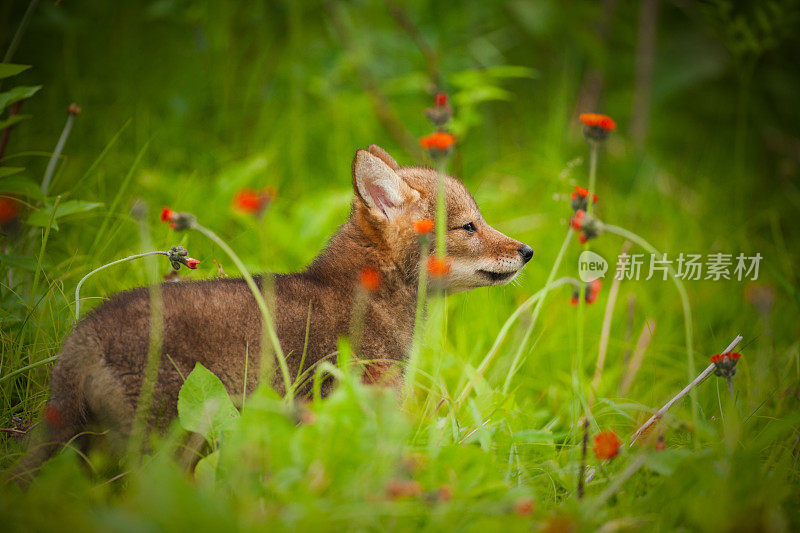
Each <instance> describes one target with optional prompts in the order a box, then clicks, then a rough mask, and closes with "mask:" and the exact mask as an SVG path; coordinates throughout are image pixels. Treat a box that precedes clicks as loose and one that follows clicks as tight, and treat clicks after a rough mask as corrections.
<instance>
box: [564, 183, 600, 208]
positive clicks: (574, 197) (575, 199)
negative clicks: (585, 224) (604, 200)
mask: <svg viewBox="0 0 800 533" xmlns="http://www.w3.org/2000/svg"><path fill="white" fill-rule="evenodd" d="M569 197H570V199H571V200H570V206H571V207H572V210H573V211H586V208H587V207H588V205H589V200H588V198H589V190H588V189H584V188H583V187H578V186H577V185H576V186H575V192H573V193H572V194H570V195H569ZM598 200H599V198H598V197H597V195H596V194H593V195H592V203H595V204H596V203H597V201H598Z"/></svg>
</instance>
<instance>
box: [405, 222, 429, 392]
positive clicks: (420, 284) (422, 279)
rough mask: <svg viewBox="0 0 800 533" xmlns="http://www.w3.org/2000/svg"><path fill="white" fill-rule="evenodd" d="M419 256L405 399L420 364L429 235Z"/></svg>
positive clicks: (421, 247)
mask: <svg viewBox="0 0 800 533" xmlns="http://www.w3.org/2000/svg"><path fill="white" fill-rule="evenodd" d="M420 240H421V243H420V254H419V274H418V279H417V308H416V311H415V312H414V333H413V337H412V338H411V350H409V355H408V363H407V365H406V374H405V381H404V385H403V397H404V398H405V397H407V396H408V395H409V394H410V392H411V389H412V388H413V387H414V381H415V379H416V374H417V365H418V364H419V349H420V343H421V341H422V334H423V328H424V325H423V321H424V319H425V301H426V300H427V296H428V295H427V291H428V269H427V268H426V265H427V264H428V248H429V246H430V239H429V237H428V236H427V235H424V236H422V237H421V239H420Z"/></svg>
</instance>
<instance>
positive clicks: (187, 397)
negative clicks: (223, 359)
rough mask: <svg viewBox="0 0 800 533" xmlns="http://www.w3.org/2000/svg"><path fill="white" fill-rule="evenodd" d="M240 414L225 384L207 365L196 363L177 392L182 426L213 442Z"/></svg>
mask: <svg viewBox="0 0 800 533" xmlns="http://www.w3.org/2000/svg"><path fill="white" fill-rule="evenodd" d="M238 416H239V411H237V410H236V407H234V406H233V402H232V401H231V398H230V396H228V391H227V390H225V386H224V385H223V384H222V382H221V381H220V380H219V378H218V377H217V376H215V375H214V374H213V373H212V372H211V371H210V370H208V369H207V368H206V367H204V366H203V365H201V364H200V363H197V364H196V365H195V367H194V370H192V372H191V374H189V376H188V377H187V378H186V382H185V383H184V384H183V386H182V387H181V390H180V392H179V393H178V420H179V421H180V424H181V427H183V429H185V430H187V431H193V432H195V433H199V434H201V435H203V436H204V437H206V439H208V441H209V442H211V443H212V445H213V442H214V441H215V440H216V439H217V438H218V437H219V435H220V434H221V433H223V432H225V431H226V430H227V429H228V428H230V427H231V425H232V423H233V421H234V420H235V419H236V418H237V417H238Z"/></svg>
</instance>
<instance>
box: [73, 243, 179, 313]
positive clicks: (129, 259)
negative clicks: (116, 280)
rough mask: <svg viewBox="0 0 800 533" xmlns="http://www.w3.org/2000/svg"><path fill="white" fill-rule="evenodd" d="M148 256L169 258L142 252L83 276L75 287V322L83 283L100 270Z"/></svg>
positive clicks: (156, 253) (157, 253)
mask: <svg viewBox="0 0 800 533" xmlns="http://www.w3.org/2000/svg"><path fill="white" fill-rule="evenodd" d="M148 255H166V256H169V254H168V253H167V252H162V251H161V250H155V251H153V252H144V253H141V254H134V255H129V256H128V257H123V258H122V259H117V260H116V261H112V262H110V263H106V264H105V265H103V266H99V267H97V268H95V269H94V270H92V271H91V272H89V273H88V274H86V275H85V276H83V277H82V278H81V280H80V281H79V282H78V285H77V286H76V287H75V320H76V321H77V320H78V318H80V310H81V287H82V286H83V282H84V281H86V280H87V279H89V278H90V277H91V276H93V275H95V274H97V273H98V272H100V271H101V270H105V269H106V268H108V267H110V266H114V265H118V264H119V263H124V262H125V261H131V260H133V259H139V258H140V257H145V256H148Z"/></svg>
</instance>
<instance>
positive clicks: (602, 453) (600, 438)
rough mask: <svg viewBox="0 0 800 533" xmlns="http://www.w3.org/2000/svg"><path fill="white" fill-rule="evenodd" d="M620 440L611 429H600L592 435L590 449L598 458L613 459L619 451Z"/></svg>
mask: <svg viewBox="0 0 800 533" xmlns="http://www.w3.org/2000/svg"><path fill="white" fill-rule="evenodd" d="M621 444H622V442H621V441H620V440H619V437H617V434H616V433H614V432H613V431H611V430H606V431H601V432H600V433H598V434H597V435H595V436H594V446H593V447H592V451H593V452H594V455H595V457H597V458H598V459H613V458H614V457H616V456H617V454H618V453H619V447H620V445H621Z"/></svg>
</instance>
